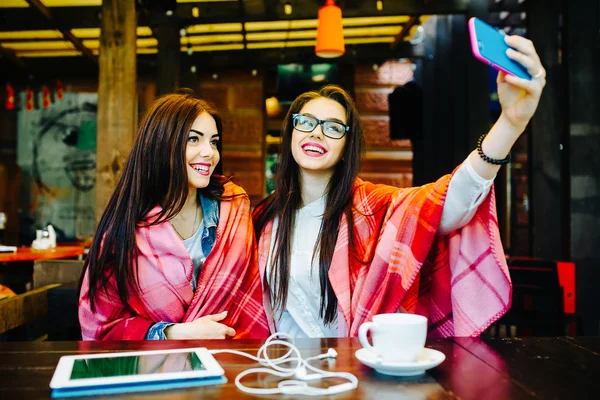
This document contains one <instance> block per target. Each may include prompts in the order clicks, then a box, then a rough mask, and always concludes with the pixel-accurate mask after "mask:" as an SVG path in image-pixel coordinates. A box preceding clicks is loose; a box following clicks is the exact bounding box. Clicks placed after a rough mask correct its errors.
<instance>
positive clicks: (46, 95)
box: [42, 85, 50, 108]
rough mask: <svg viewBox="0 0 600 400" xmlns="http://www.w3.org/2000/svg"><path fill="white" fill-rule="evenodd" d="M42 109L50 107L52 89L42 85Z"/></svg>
mask: <svg viewBox="0 0 600 400" xmlns="http://www.w3.org/2000/svg"><path fill="white" fill-rule="evenodd" d="M42 107H44V108H48V107H50V89H49V88H48V85H42Z"/></svg>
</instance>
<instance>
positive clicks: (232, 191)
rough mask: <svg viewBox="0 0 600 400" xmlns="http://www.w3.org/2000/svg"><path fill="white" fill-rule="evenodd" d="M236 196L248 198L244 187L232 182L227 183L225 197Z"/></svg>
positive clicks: (224, 186) (224, 188) (224, 191)
mask: <svg viewBox="0 0 600 400" xmlns="http://www.w3.org/2000/svg"><path fill="white" fill-rule="evenodd" d="M229 196H235V198H237V197H242V198H243V197H248V193H246V191H245V190H244V188H243V187H241V186H240V185H238V184H237V183H234V182H232V181H227V182H225V184H224V185H223V197H229Z"/></svg>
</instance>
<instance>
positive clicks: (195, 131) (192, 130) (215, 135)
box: [190, 129, 221, 139]
mask: <svg viewBox="0 0 600 400" xmlns="http://www.w3.org/2000/svg"><path fill="white" fill-rule="evenodd" d="M190 132H194V133H197V134H198V135H200V136H202V137H204V133H202V132H200V131H197V130H195V129H190ZM219 136H221V135H219V134H218V133H215V134H214V135H212V136H211V138H212V139H214V138H216V137H219Z"/></svg>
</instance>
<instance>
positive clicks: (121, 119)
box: [95, 0, 137, 221]
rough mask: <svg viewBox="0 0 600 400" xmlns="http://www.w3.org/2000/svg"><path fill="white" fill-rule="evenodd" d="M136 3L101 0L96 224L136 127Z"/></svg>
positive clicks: (120, 169) (116, 178)
mask: <svg viewBox="0 0 600 400" xmlns="http://www.w3.org/2000/svg"><path fill="white" fill-rule="evenodd" d="M136 25H137V19H136V13H135V0H118V1H117V0H103V1H102V21H101V33H100V58H99V64H100V78H99V87H98V131H97V135H98V141H97V142H98V145H97V149H96V207H95V208H96V213H95V214H96V221H98V220H99V219H100V216H101V215H102V211H103V210H104V207H105V206H106V204H107V203H108V199H109V198H110V196H111V194H112V192H113V190H114V188H115V185H116V183H117V180H118V179H119V175H120V173H121V171H122V168H123V165H124V163H125V160H126V158H127V155H128V154H129V150H130V149H131V146H132V143H133V139H134V136H135V125H136Z"/></svg>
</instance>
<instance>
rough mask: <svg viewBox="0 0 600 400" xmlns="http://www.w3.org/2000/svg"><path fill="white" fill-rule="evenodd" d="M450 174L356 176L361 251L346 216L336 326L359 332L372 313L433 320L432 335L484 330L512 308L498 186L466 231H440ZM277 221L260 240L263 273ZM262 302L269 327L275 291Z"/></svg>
mask: <svg viewBox="0 0 600 400" xmlns="http://www.w3.org/2000/svg"><path fill="white" fill-rule="evenodd" d="M449 182H450V175H448V176H444V177H442V178H441V179H440V180H438V181H437V182H435V183H432V184H428V185H425V186H422V187H417V188H406V189H398V188H395V187H391V186H386V185H374V184H372V183H369V182H363V181H362V180H360V179H357V181H356V183H355V187H354V197H353V204H354V210H353V216H354V235H355V238H356V244H355V247H356V252H357V253H358V257H359V258H360V259H362V260H367V261H369V260H370V262H369V263H367V264H364V263H361V262H359V261H358V260H357V259H356V258H355V256H354V255H353V253H352V252H351V251H350V246H349V242H348V229H347V226H348V225H347V222H346V219H345V218H342V221H341V223H340V229H339V232H340V233H339V236H338V239H337V244H336V248H335V251H334V254H333V258H332V261H331V268H330V270H329V280H330V281H331V283H332V286H333V289H334V291H335V294H336V296H337V298H338V304H339V306H338V332H339V335H340V336H356V335H357V333H358V328H359V326H360V325H361V324H362V323H363V322H365V321H369V320H371V318H372V317H373V315H375V314H381V313H393V312H397V311H398V310H400V311H402V312H410V313H417V314H421V315H425V316H427V317H428V318H429V334H430V336H472V335H479V334H480V333H482V332H483V331H484V330H485V329H486V328H487V327H488V326H489V325H490V324H492V323H493V322H494V321H496V320H497V319H498V318H500V316H502V315H503V314H504V313H505V312H506V311H507V310H508V308H509V306H510V299H511V290H512V287H511V283H510V277H509V275H508V267H507V265H506V260H505V257H504V252H503V249H502V244H501V242H500V236H499V232H498V223H497V220H496V208H495V200H494V193H493V189H492V191H491V193H490V194H489V195H488V196H487V198H486V199H485V201H484V202H483V204H482V205H481V206H480V207H479V208H478V210H477V212H476V214H475V216H474V217H473V219H472V220H471V222H470V223H468V224H467V225H466V226H464V227H463V228H462V229H460V230H458V231H456V232H453V233H452V234H450V235H447V236H437V235H436V231H437V228H438V225H439V223H440V219H441V216H442V209H443V205H444V199H445V196H446V192H447V190H448V183H449ZM271 231H272V223H269V224H267V226H265V228H264V230H263V232H262V235H261V238H260V242H259V244H258V251H259V268H260V272H261V276H264V273H265V266H266V262H267V257H268V254H269V248H270V240H271ZM263 301H264V303H265V309H266V310H267V315H269V325H270V328H271V330H274V329H275V325H274V322H273V319H272V310H271V306H270V299H269V294H268V292H267V291H264V292H263Z"/></svg>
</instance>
